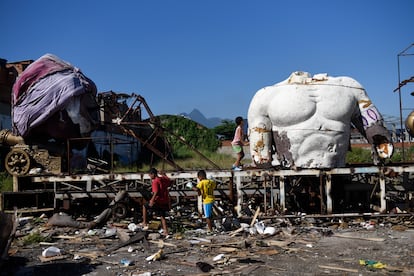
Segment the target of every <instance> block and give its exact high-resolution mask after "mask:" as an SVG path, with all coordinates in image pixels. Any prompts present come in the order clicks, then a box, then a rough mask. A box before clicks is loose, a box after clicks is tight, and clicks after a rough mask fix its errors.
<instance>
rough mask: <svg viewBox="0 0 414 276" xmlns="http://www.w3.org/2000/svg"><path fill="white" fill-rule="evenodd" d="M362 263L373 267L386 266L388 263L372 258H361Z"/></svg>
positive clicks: (360, 262)
mask: <svg viewBox="0 0 414 276" xmlns="http://www.w3.org/2000/svg"><path fill="white" fill-rule="evenodd" d="M359 264H360V265H364V266H367V267H371V268H386V267H387V265H386V264H383V263H381V262H377V261H372V260H359Z"/></svg>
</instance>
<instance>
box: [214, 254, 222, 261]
mask: <svg viewBox="0 0 414 276" xmlns="http://www.w3.org/2000/svg"><path fill="white" fill-rule="evenodd" d="M223 258H224V254H218V255H217V256H215V257H214V258H213V261H215V262H217V261H220V260H221V259H223Z"/></svg>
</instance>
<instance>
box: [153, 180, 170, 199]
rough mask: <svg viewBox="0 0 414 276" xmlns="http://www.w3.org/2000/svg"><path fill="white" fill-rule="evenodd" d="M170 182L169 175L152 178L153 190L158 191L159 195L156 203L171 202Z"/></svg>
mask: <svg viewBox="0 0 414 276" xmlns="http://www.w3.org/2000/svg"><path fill="white" fill-rule="evenodd" d="M170 183H171V182H170V179H169V178H168V177H167V176H161V177H156V178H154V179H153V180H152V184H151V185H152V192H153V193H157V197H156V198H155V202H156V203H158V204H165V203H169V201H170V197H169V194H168V187H169V186H170Z"/></svg>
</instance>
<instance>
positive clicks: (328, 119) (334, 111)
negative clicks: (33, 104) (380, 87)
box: [248, 72, 393, 168]
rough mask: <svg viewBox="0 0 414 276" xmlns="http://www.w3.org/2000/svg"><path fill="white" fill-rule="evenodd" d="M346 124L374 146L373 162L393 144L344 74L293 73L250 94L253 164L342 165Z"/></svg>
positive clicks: (386, 154)
mask: <svg viewBox="0 0 414 276" xmlns="http://www.w3.org/2000/svg"><path fill="white" fill-rule="evenodd" d="M351 123H352V124H354V125H355V127H356V128H357V129H358V130H359V131H360V132H361V134H362V135H363V136H364V137H366V138H367V140H368V141H369V143H371V144H372V145H373V148H374V152H373V154H374V156H373V158H374V163H378V161H379V159H383V158H389V157H391V155H392V151H393V147H392V144H391V143H390V135H389V132H388V131H387V129H386V128H385V127H384V125H383V119H382V116H381V114H380V113H379V112H378V110H377V109H376V107H375V106H374V105H373V104H372V103H371V100H370V99H369V98H368V95H367V94H366V92H365V90H364V88H363V87H362V86H361V85H360V84H359V83H358V82H357V81H355V80H354V79H352V78H349V77H331V76H328V75H327V74H317V75H314V76H313V77H311V76H310V75H309V73H306V72H294V73H292V74H291V76H290V77H289V78H288V79H287V80H284V81H282V82H280V83H277V84H275V85H273V86H269V87H265V88H262V89H260V90H259V91H257V93H256V94H255V95H254V97H253V99H252V101H251V103H250V107H249V110H248V124H249V133H248V134H249V140H250V152H251V155H252V160H253V161H254V163H255V165H273V166H282V167H292V168H298V167H301V168H335V167H344V166H345V160H346V152H347V151H348V149H349V139H350V131H351Z"/></svg>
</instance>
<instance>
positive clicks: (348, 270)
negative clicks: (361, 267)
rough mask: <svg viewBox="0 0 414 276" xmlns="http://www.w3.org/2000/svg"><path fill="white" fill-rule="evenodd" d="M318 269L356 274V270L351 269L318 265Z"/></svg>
mask: <svg viewBox="0 0 414 276" xmlns="http://www.w3.org/2000/svg"><path fill="white" fill-rule="evenodd" d="M319 267H320V268H324V269H334V270H340V271H346V272H354V273H358V269H353V268H345V267H339V266H329V265H319Z"/></svg>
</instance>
